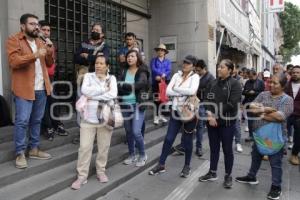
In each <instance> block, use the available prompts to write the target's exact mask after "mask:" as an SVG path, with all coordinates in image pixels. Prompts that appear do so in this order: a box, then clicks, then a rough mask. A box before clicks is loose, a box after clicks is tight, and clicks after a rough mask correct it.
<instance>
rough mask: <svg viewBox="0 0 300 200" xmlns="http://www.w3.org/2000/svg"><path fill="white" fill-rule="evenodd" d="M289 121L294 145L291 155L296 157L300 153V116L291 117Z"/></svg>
mask: <svg viewBox="0 0 300 200" xmlns="http://www.w3.org/2000/svg"><path fill="white" fill-rule="evenodd" d="M291 120H292V123H293V126H294V145H293V150H292V154H293V155H295V156H297V155H298V154H299V152H300V116H295V115H293V116H291Z"/></svg>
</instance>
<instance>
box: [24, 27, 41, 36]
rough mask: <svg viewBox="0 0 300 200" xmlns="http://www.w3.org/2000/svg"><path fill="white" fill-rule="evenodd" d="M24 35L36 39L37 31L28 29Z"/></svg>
mask: <svg viewBox="0 0 300 200" xmlns="http://www.w3.org/2000/svg"><path fill="white" fill-rule="evenodd" d="M25 33H26V34H27V35H28V36H29V37H32V38H37V37H38V31H37V30H36V29H34V30H32V31H30V30H28V29H25Z"/></svg>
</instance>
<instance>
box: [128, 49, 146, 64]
mask: <svg viewBox="0 0 300 200" xmlns="http://www.w3.org/2000/svg"><path fill="white" fill-rule="evenodd" d="M131 53H135V55H136V57H137V62H136V66H137V67H138V68H139V67H141V66H142V65H143V64H144V62H143V59H142V56H141V54H140V53H139V52H138V51H137V50H134V49H131V50H129V51H128V52H127V54H126V66H127V67H129V65H128V63H127V58H128V56H129V54H131Z"/></svg>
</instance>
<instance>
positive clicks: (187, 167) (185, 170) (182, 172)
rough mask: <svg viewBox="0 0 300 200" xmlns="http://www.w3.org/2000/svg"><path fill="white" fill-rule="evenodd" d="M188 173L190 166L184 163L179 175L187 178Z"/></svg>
mask: <svg viewBox="0 0 300 200" xmlns="http://www.w3.org/2000/svg"><path fill="white" fill-rule="evenodd" d="M190 173H191V168H190V166H188V165H184V167H183V169H182V171H181V173H180V176H181V177H183V178H187V177H189V176H190Z"/></svg>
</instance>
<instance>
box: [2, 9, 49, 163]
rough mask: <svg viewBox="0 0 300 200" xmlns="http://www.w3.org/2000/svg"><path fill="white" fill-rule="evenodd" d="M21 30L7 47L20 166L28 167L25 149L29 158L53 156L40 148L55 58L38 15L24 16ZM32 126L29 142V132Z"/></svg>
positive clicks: (15, 135) (11, 37)
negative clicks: (49, 69) (41, 32)
mask: <svg viewBox="0 0 300 200" xmlns="http://www.w3.org/2000/svg"><path fill="white" fill-rule="evenodd" d="M20 26H21V27H20V28H21V31H20V32H18V33H16V34H15V35H12V36H10V37H9V38H8V40H7V44H6V50H7V54H8V62H9V66H10V71H11V78H12V92H13V95H14V102H15V110H16V113H15V127H14V142H15V151H16V156H17V157H16V167H17V168H21V169H23V168H26V167H27V161H26V158H25V151H26V149H27V147H28V148H29V152H28V154H29V158H33V159H43V160H45V159H50V158H51V155H50V154H48V153H45V152H43V151H41V150H39V142H40V127H41V120H42V117H43V115H44V110H45V104H46V95H50V93H51V84H50V80H49V76H48V73H47V68H46V66H51V65H52V64H53V63H54V61H53V56H52V55H53V44H52V42H51V41H50V40H48V41H47V42H46V43H44V42H43V41H41V40H40V39H39V38H38V35H39V24H38V17H37V16H35V15H33V14H24V15H22V16H21V18H20ZM27 128H28V129H29V131H30V133H29V135H30V137H29V144H28V146H27V144H26V131H27Z"/></svg>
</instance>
